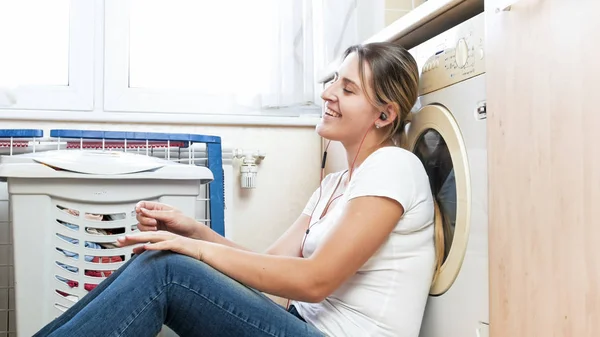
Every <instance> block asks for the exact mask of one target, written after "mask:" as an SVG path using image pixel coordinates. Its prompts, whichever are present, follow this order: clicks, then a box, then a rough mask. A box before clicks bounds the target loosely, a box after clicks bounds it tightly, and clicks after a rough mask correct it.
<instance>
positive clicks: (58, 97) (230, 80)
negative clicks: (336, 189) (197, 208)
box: [0, 0, 383, 125]
mask: <svg viewBox="0 0 600 337" xmlns="http://www.w3.org/2000/svg"><path fill="white" fill-rule="evenodd" d="M380 9H381V10H380ZM380 16H381V18H380ZM331 18H335V20H332V19H331ZM382 27H383V0H358V1H356V0H261V1H247V0H223V1H197V0H97V1H93V0H53V1H46V0H0V45H1V46H2V53H1V54H0V119H2V118H4V119H7V118H8V119H11V118H13V119H14V118H21V117H24V116H27V119H48V118H52V119H55V120H78V121H91V120H101V121H116V122H138V121H141V120H146V119H147V120H154V121H158V120H160V121H165V122H176V123H181V122H184V123H185V122H190V121H199V120H210V121H212V122H217V123H219V124H220V123H233V124H240V122H239V121H242V122H241V124H243V123H250V124H253V123H266V124H268V125H279V124H282V125H314V122H316V120H317V119H316V118H312V117H314V115H319V114H320V104H321V99H320V97H319V96H320V91H321V84H320V83H319V80H320V75H321V74H322V70H323V69H324V67H325V66H326V65H328V64H330V62H331V61H333V60H334V59H335V58H336V57H338V56H339V54H340V53H341V52H342V51H343V50H344V48H346V47H347V46H348V45H349V44H354V43H359V42H361V41H363V40H365V39H366V38H367V37H369V36H370V35H372V34H373V33H375V32H376V31H377V30H379V29H380V28H382ZM6 31H9V32H11V34H3V33H4V32H6ZM15 84H16V85H15ZM7 85H8V86H11V85H13V86H14V87H13V88H11V89H12V90H11V94H12V95H11V96H9V95H6V94H5V93H6V92H7V91H6V90H4V89H6V88H4V89H3V87H6V86H7ZM13 96H14V98H15V100H12V97H13ZM94 97H97V98H100V100H99V101H94ZM95 103H96V104H95ZM136 112H138V113H137V114H136ZM139 112H143V114H142V113H139ZM192 115H194V116H192ZM301 115H308V116H310V117H311V118H296V119H291V118H286V117H296V116H301ZM256 116H259V117H260V118H256ZM240 117H241V118H240ZM263 117H269V118H266V119H263ZM272 117H277V118H272ZM261 125H262V124H261Z"/></svg>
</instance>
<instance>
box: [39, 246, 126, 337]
mask: <svg viewBox="0 0 600 337" xmlns="http://www.w3.org/2000/svg"><path fill="white" fill-rule="evenodd" d="M136 258H137V255H134V256H133V257H132V258H131V259H129V261H127V262H126V263H125V264H124V265H122V266H121V268H119V269H117V270H115V272H114V273H112V274H111V275H110V277H108V278H106V280H104V281H102V282H101V283H100V284H99V285H98V286H96V288H94V289H93V290H92V291H90V292H89V293H88V294H87V295H85V296H84V297H83V298H81V299H80V300H79V301H77V303H75V304H74V305H73V306H71V308H69V310H67V311H66V312H64V313H63V314H62V315H60V316H59V317H57V318H56V319H54V320H53V321H52V322H50V323H48V324H47V325H46V326H45V327H43V328H42V329H41V330H40V331H38V332H37V333H36V334H35V335H34V336H33V337H44V336H48V335H49V334H50V333H52V332H53V331H54V330H56V329H58V328H59V327H60V326H62V325H63V324H65V323H66V322H68V321H69V320H70V319H71V318H73V317H74V316H75V315H77V313H78V312H79V311H81V309H83V308H84V307H85V306H86V305H88V303H90V302H91V301H93V300H94V299H95V298H96V297H98V295H100V293H102V292H103V291H104V289H106V288H107V287H108V286H109V285H110V284H111V283H112V282H114V280H115V279H116V278H117V277H119V275H120V274H121V273H122V272H123V270H125V268H127V266H128V265H129V264H130V263H131V262H132V261H133V260H135V259H136Z"/></svg>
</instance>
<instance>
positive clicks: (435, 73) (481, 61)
mask: <svg viewBox="0 0 600 337" xmlns="http://www.w3.org/2000/svg"><path fill="white" fill-rule="evenodd" d="M484 29H485V27H484V21H483V15H478V16H476V17H473V18H472V19H469V20H468V21H466V22H465V23H463V24H461V25H459V26H457V27H455V28H453V29H451V30H450V31H448V32H446V33H445V34H448V35H450V36H452V37H453V38H452V39H451V41H449V42H447V44H449V45H448V46H443V47H442V48H440V50H438V51H437V52H435V54H434V55H431V56H430V57H429V58H428V59H427V61H426V62H425V64H424V65H423V67H422V70H421V78H420V87H419V95H424V94H427V93H430V92H433V91H436V90H439V89H442V88H445V87H447V86H449V85H452V84H454V83H457V82H460V81H464V80H466V79H469V78H471V77H474V76H477V75H480V74H482V73H484V72H485V51H484Z"/></svg>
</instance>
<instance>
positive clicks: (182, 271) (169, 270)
mask: <svg viewBox="0 0 600 337" xmlns="http://www.w3.org/2000/svg"><path fill="white" fill-rule="evenodd" d="M136 259H137V260H138V261H136V265H137V266H136V267H138V268H141V269H143V270H145V271H149V270H152V271H153V272H154V273H155V274H158V275H159V276H160V278H161V279H163V280H164V281H165V282H166V283H172V282H173V281H176V283H179V282H186V283H187V282H189V281H190V280H191V279H195V280H197V279H212V280H213V281H215V280H216V279H217V278H223V277H226V276H224V275H223V274H221V273H219V272H218V271H216V270H215V269H213V268H212V267H210V266H209V265H207V264H206V263H204V262H201V261H198V260H196V259H194V258H192V257H189V256H186V255H181V254H178V253H173V252H171V251H145V252H143V253H142V254H140V255H139V256H137V257H136Z"/></svg>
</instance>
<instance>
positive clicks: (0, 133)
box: [0, 129, 44, 138]
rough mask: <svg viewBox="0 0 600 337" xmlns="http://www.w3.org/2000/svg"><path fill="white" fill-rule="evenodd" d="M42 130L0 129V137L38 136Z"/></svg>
mask: <svg viewBox="0 0 600 337" xmlns="http://www.w3.org/2000/svg"><path fill="white" fill-rule="evenodd" d="M43 136H44V130H39V129H0V138H39V137H43Z"/></svg>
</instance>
